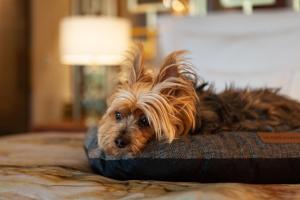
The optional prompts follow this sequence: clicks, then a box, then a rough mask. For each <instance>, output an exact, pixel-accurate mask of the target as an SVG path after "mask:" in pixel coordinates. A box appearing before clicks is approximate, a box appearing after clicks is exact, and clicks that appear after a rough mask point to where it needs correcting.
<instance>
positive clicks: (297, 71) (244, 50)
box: [158, 10, 300, 100]
mask: <svg viewBox="0 0 300 200" xmlns="http://www.w3.org/2000/svg"><path fill="white" fill-rule="evenodd" d="M158 25H159V28H158V35H159V36H158V41H159V42H158V51H159V54H160V56H162V57H163V56H165V55H166V54H168V53H169V52H171V51H173V50H178V49H186V50H189V51H190V52H191V54H190V55H189V56H188V57H190V58H191V62H192V63H193V64H194V65H195V66H196V68H197V72H198V73H199V75H200V76H201V77H202V78H204V79H205V80H206V81H209V82H213V83H214V84H215V86H216V88H217V90H221V89H222V88H224V86H225V84H230V83H234V84H235V85H236V86H238V87H243V86H251V87H264V86H268V87H281V88H282V90H281V92H282V93H284V94H286V95H289V96H292V97H294V98H297V99H299V100H300V14H299V13H295V12H292V11H286V10H283V11H268V12H267V11H258V12H256V13H255V14H254V15H250V16H247V15H244V14H242V13H216V14H210V15H207V16H204V17H201V16H196V17H174V16H163V17H160V18H159V21H158Z"/></svg>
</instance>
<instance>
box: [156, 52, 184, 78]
mask: <svg viewBox="0 0 300 200" xmlns="http://www.w3.org/2000/svg"><path fill="white" fill-rule="evenodd" d="M186 53H187V51H183V50H182V51H175V52H173V53H171V54H169V55H168V56H167V57H166V58H165V59H164V61H163V63H162V65H161V66H160V69H159V72H158V74H157V76H156V79H155V83H160V82H163V81H165V80H167V79H168V78H172V77H174V78H177V77H180V76H181V75H183V71H184V70H185V68H187V67H189V66H188V64H187V63H186V62H185V59H184V58H183V55H184V54H186Z"/></svg>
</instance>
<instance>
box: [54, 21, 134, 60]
mask: <svg viewBox="0 0 300 200" xmlns="http://www.w3.org/2000/svg"><path fill="white" fill-rule="evenodd" d="M129 43H130V23H129V21H128V20H126V19H123V18H117V17H101V16H100V17H97V16H73V17H67V18H65V19H63V21H62V23H61V27H60V53H61V61H62V63H63V64H68V65H118V64H120V62H121V61H122V59H123V57H122V56H123V54H124V51H126V50H127V49H128V46H129Z"/></svg>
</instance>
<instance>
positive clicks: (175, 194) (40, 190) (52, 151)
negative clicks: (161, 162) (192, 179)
mask: <svg viewBox="0 0 300 200" xmlns="http://www.w3.org/2000/svg"><path fill="white" fill-rule="evenodd" d="M83 137H84V135H83V134H81V133H74V134H70V133H67V134H66V133H36V134H20V135H14V136H5V137H0V199H1V200H2V199H18V200H22V199H26V200H29V199H30V200H32V199H152V198H153V199H172V200H175V199H204V200H225V199H226V200H229V199H241V200H254V199H255V200H256V199H257V200H264V199H266V200H269V199H274V200H279V199H287V200H299V199H300V180H299V185H248V184H239V183H219V184H201V183H178V182H177V183H174V182H159V181H116V180H112V179H108V178H105V177H102V176H100V175H96V174H94V173H92V172H91V170H90V168H89V166H88V162H87V159H86V157H85V154H84V151H83V147H82V145H83V144H82V143H83Z"/></svg>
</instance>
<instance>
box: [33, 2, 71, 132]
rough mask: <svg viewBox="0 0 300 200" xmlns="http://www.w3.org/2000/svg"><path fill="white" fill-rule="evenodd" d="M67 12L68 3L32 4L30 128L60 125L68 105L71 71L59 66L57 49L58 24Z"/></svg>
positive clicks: (68, 8) (66, 67)
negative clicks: (64, 107) (57, 123)
mask: <svg viewBox="0 0 300 200" xmlns="http://www.w3.org/2000/svg"><path fill="white" fill-rule="evenodd" d="M69 10H70V1H69V0H31V22H32V24H31V25H32V29H31V42H32V52H31V54H32V57H31V59H32V83H31V85H32V105H31V111H32V120H31V124H32V125H33V126H36V125H41V124H43V125H45V124H51V123H56V122H59V121H61V120H62V117H63V115H62V114H63V113H62V110H63V105H64V103H65V102H67V101H70V91H71V88H70V87H71V86H70V83H71V80H70V79H71V68H70V67H69V66H63V65H61V64H60V60H59V47H58V42H59V37H58V32H59V22H60V20H61V19H62V18H63V17H64V16H67V15H68V14H69Z"/></svg>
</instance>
